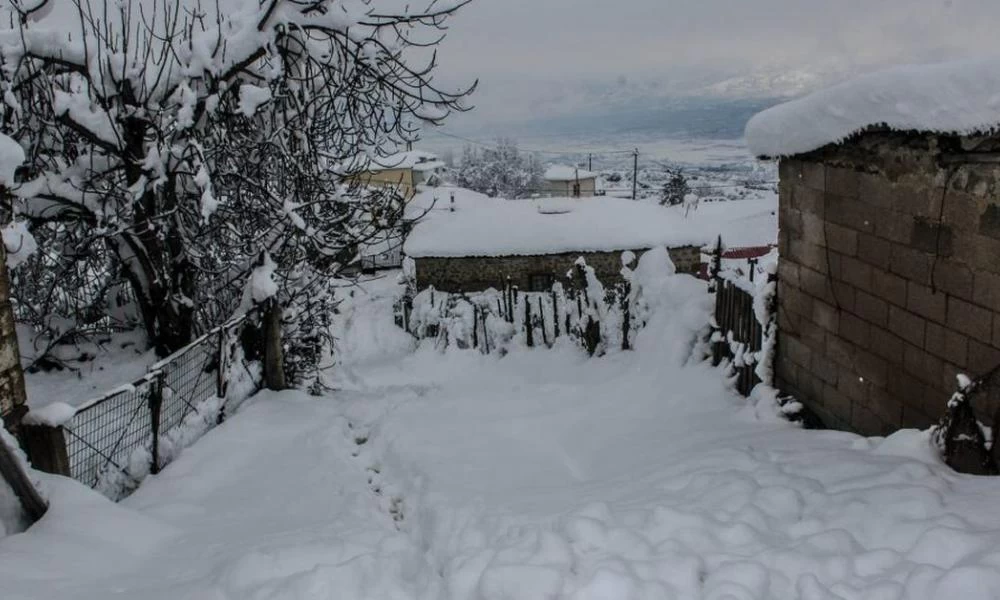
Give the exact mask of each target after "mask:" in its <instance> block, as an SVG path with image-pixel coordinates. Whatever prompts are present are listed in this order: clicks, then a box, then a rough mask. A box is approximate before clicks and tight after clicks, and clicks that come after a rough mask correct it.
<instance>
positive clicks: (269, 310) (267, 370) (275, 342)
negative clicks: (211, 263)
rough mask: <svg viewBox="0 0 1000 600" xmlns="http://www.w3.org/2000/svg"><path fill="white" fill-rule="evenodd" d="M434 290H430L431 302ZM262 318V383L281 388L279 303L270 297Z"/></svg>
mask: <svg viewBox="0 0 1000 600" xmlns="http://www.w3.org/2000/svg"><path fill="white" fill-rule="evenodd" d="M433 294H434V292H431V298H432V300H431V303H432V304H433V298H434V295H433ZM262 309H263V311H264V312H263V318H264V327H263V329H264V385H265V386H267V389H269V390H276V391H279V390H283V389H285V388H286V387H287V385H286V383H285V367H284V362H285V353H284V349H283V348H282V344H281V305H280V304H278V301H277V299H276V298H270V299H268V300H267V302H265V303H264V305H263V306H262Z"/></svg>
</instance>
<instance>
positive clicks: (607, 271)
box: [414, 246, 701, 292]
mask: <svg viewBox="0 0 1000 600" xmlns="http://www.w3.org/2000/svg"><path fill="white" fill-rule="evenodd" d="M644 251H645V250H636V251H634V252H635V254H636V257H639V256H641V255H642V253H643V252H644ZM669 252H670V258H671V259H672V260H673V262H674V265H675V266H676V267H677V271H678V272H679V273H697V272H698V270H699V268H700V267H701V249H700V248H698V247H697V246H682V247H677V248H671V249H670V250H669ZM621 255H622V253H621V252H617V251H616V252H568V253H564V254H546V255H532V256H484V257H444V258H436V257H421V258H416V259H414V260H415V262H416V266H417V287H418V288H419V289H424V288H426V287H427V286H431V285H433V286H434V288H435V289H438V290H441V291H444V292H478V291H483V290H486V289H489V288H491V287H492V288H496V289H502V288H503V286H504V282H505V281H506V280H507V278H508V277H510V280H511V282H512V283H513V284H514V285H516V286H518V287H519V288H520V289H522V290H528V289H530V283H531V276H532V275H538V274H548V275H550V276H551V277H552V278H553V281H565V279H566V273H567V272H568V271H570V270H571V269H572V268H573V265H574V264H575V263H576V260H577V259H578V258H579V257H581V256H582V257H584V259H585V260H586V261H587V264H588V265H590V266H591V267H593V268H594V271H595V272H596V274H597V277H598V279H600V281H601V283H603V284H604V285H605V286H610V285H615V284H616V283H619V282H620V281H621V268H622V263H621Z"/></svg>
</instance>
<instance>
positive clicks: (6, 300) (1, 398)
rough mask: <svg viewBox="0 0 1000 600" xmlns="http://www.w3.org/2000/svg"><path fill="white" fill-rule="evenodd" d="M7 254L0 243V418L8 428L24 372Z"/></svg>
mask: <svg viewBox="0 0 1000 600" xmlns="http://www.w3.org/2000/svg"><path fill="white" fill-rule="evenodd" d="M6 264H7V253H6V250H5V248H4V245H3V243H0V417H3V419H4V423H5V424H6V425H7V426H8V427H10V426H11V425H13V424H14V423H13V420H14V419H16V418H19V417H20V415H19V414H18V413H19V412H20V409H21V408H22V407H23V406H24V402H25V392H24V373H23V372H22V371H21V355H20V353H19V352H18V348H17V335H16V334H15V333H14V313H13V311H12V310H11V307H10V278H9V276H8V273H7V267H6Z"/></svg>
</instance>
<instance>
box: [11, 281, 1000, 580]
mask: <svg viewBox="0 0 1000 600" xmlns="http://www.w3.org/2000/svg"><path fill="white" fill-rule="evenodd" d="M680 277H686V276H680ZM395 291H396V290H395V286H394V284H393V282H392V279H391V278H384V279H381V280H379V281H378V282H376V283H374V284H369V285H367V286H365V287H364V288H363V289H359V290H356V291H355V294H354V297H353V298H352V299H350V300H349V301H348V302H346V303H344V305H342V308H343V311H342V312H341V314H340V315H339V317H338V323H339V324H340V326H341V327H342V329H341V331H342V335H341V338H340V348H341V351H342V353H343V356H345V359H344V361H343V362H342V364H340V365H338V366H337V367H336V369H335V370H334V371H332V372H331V374H330V377H331V383H333V384H334V385H335V386H336V388H337V390H336V391H335V392H333V393H331V394H330V395H329V396H327V397H309V396H306V395H304V394H302V393H300V392H284V393H280V394H276V393H265V394H261V395H259V396H257V397H256V398H254V399H253V400H251V401H250V402H248V403H247V404H246V405H245V406H244V408H243V409H242V410H241V411H240V412H239V413H238V414H236V415H235V416H234V417H232V418H230V419H229V420H227V421H226V422H225V423H224V424H222V425H221V426H220V427H218V428H217V429H215V430H213V431H212V432H210V433H209V434H208V435H206V436H205V437H204V438H203V439H202V440H201V441H200V442H198V443H197V444H196V445H195V446H193V447H192V448H190V449H188V450H186V451H185V452H184V453H183V454H182V455H181V456H180V457H179V458H178V459H177V460H176V461H175V462H173V463H172V464H171V465H169V466H168V467H167V468H166V469H165V470H164V472H162V473H161V474H159V475H155V476H151V477H150V478H148V479H147V480H146V482H145V483H144V484H143V485H142V487H141V488H140V489H139V490H138V491H137V492H136V493H135V494H134V495H133V496H131V497H129V498H127V499H126V500H125V501H123V502H122V503H120V504H118V505H115V504H111V503H110V502H108V501H106V500H105V499H104V498H102V497H100V496H98V495H97V494H96V493H92V492H90V491H88V490H85V489H83V488H81V487H80V486H79V485H78V484H75V483H73V482H70V481H66V480H62V479H58V478H53V477H47V478H45V484H46V487H47V489H48V494H49V497H50V498H51V499H52V506H53V508H52V509H51V510H50V513H49V515H47V516H46V517H45V518H44V519H43V520H42V521H41V522H40V523H39V524H38V525H36V526H35V527H34V528H32V529H31V530H30V531H29V532H27V533H25V534H21V535H14V536H9V537H7V538H4V539H2V540H0V592H2V594H0V595H2V597H3V598H4V600H8V599H18V600H20V599H23V598H38V599H43V598H44V599H49V598H67V599H72V598H87V599H90V598H93V599H102V600H104V599H107V598H143V599H144V600H160V599H164V600H166V599H170V600H174V599H178V598H191V599H205V600H209V599H211V600H226V599H233V600H235V599H263V598H338V599H373V600H375V599H378V600H385V599H393V600H395V599H399V600H403V599H407V600H409V599H427V600H432V599H433V600H439V599H454V600H459V599H462V600H466V599H468V600H472V599H476V600H515V599H517V600H534V599H539V600H541V599H558V598H567V599H573V600H618V599H621V600H640V599H650V600H651V599H654V598H655V599H662V598H678V599H703V598H704V599H708V598H711V599H716V600H722V599H737V600H738V599H768V600H770V599H784V598H796V599H802V600H838V599H840V600H847V599H871V600H875V599H878V600H883V599H904V598H905V599H907V600H909V599H921V598H928V599H930V598H949V599H952V598H953V599H958V598H962V599H970V598H977V599H978V598H995V597H997V594H998V590H1000V512H998V511H997V510H996V507H995V498H996V497H997V494H998V492H1000V481H997V480H995V479H987V478H975V477H968V476H961V475H957V474H954V473H952V472H951V471H949V470H948V469H947V468H946V467H944V466H942V465H941V464H940V463H939V462H938V461H937V459H936V458H935V457H934V455H933V454H932V452H931V451H930V447H929V445H928V440H927V436H926V434H923V433H919V432H913V431H906V432H901V433H899V434H897V435H895V436H893V437H891V438H888V439H884V440H883V439H875V438H872V439H865V438H860V437H858V436H854V435H851V434H847V433H840V432H832V431H825V432H818V431H804V430H801V429H798V428H796V427H795V426H793V425H791V424H789V423H786V422H784V421H782V420H780V419H778V418H776V417H775V416H774V411H773V410H772V408H771V407H770V406H768V405H767V402H766V401H764V400H760V401H759V402H757V403H754V402H748V401H746V400H744V399H742V398H739V397H738V396H736V395H735V394H734V393H733V392H732V391H731V390H730V388H729V387H728V385H727V383H726V382H725V380H724V378H723V377H722V374H721V373H720V372H719V371H718V370H715V369H711V368H710V367H708V366H706V365H705V364H703V363H702V364H698V363H695V364H691V363H690V362H689V361H688V360H687V358H688V354H689V351H690V348H691V343H692V339H691V336H692V333H693V331H694V330H695V329H696V328H697V327H698V324H697V323H692V322H691V321H692V319H691V318H690V315H691V313H692V311H695V312H699V311H700V312H701V313H702V314H703V315H704V316H705V319H706V320H707V310H708V303H707V302H706V299H705V298H704V297H700V296H692V297H691V298H689V302H688V305H687V306H686V307H684V310H676V311H675V310H671V311H667V312H663V313H660V314H658V315H657V316H656V318H655V319H654V320H653V321H652V322H651V324H650V326H649V327H648V328H647V329H646V330H645V331H644V332H643V333H642V334H641V335H640V337H639V339H638V340H637V348H638V350H637V351H635V352H629V353H612V354H610V355H608V356H605V357H603V358H600V359H587V358H586V357H585V356H584V354H583V353H582V351H579V350H577V349H575V348H572V347H569V346H562V347H557V348H555V349H553V350H544V349H536V350H527V349H524V350H515V351H513V352H512V353H510V354H509V355H507V356H506V357H504V358H502V359H500V358H497V357H495V356H482V355H480V354H478V353H475V352H469V351H464V352H463V351H453V352H449V353H447V354H440V353H438V352H437V351H435V350H434V349H433V348H431V347H429V346H425V347H420V348H416V349H415V348H414V343H413V341H412V340H411V339H410V338H409V337H408V336H407V335H406V334H404V333H402V332H401V331H399V330H397V329H395V328H394V327H393V326H392V324H391V304H392V295H393V294H394V293H395Z"/></svg>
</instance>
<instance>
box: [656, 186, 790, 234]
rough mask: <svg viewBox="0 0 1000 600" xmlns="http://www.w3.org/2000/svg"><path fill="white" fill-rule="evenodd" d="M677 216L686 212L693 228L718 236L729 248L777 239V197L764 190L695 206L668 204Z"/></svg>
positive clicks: (682, 215) (687, 220) (688, 221)
mask: <svg viewBox="0 0 1000 600" xmlns="http://www.w3.org/2000/svg"><path fill="white" fill-rule="evenodd" d="M668 210H670V211H673V212H674V213H675V214H677V215H678V216H679V217H681V218H683V217H684V215H685V214H687V219H686V222H687V223H689V224H690V226H691V227H693V228H698V229H703V230H707V231H708V232H710V233H712V236H713V237H712V240H711V241H713V242H714V241H715V236H719V235H721V236H722V241H723V243H724V244H725V245H726V246H727V247H729V248H743V247H748V246H767V245H771V244H776V243H777V242H778V196H777V194H773V193H767V194H766V195H763V196H760V197H757V198H748V199H746V200H729V201H716V202H704V201H702V202H699V203H698V205H697V207H696V208H693V209H691V210H690V211H688V210H687V207H685V206H682V205H678V206H672V207H669V208H668Z"/></svg>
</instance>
